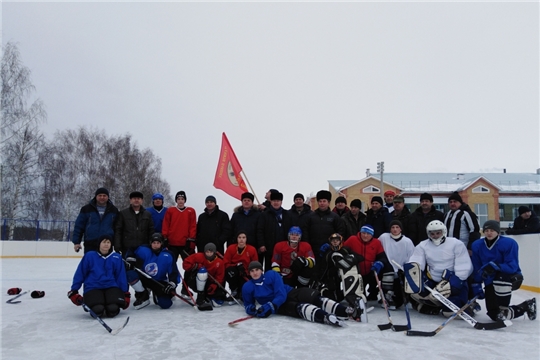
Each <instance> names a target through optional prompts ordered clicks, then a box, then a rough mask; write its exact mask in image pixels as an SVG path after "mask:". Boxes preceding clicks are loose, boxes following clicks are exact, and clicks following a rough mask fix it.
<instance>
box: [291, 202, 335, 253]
mask: <svg viewBox="0 0 540 360" xmlns="http://www.w3.org/2000/svg"><path fill="white" fill-rule="evenodd" d="M334 233H339V234H341V235H342V236H343V234H345V223H344V222H343V220H342V219H341V218H340V217H339V215H338V214H336V213H334V212H332V211H331V210H330V208H328V209H327V210H326V211H322V210H321V209H316V210H315V211H313V212H312V213H311V214H309V215H308V217H307V219H306V222H305V224H304V227H303V228H302V240H303V241H307V242H308V243H309V244H310V245H311V248H312V249H313V253H314V254H315V256H316V258H317V257H318V255H319V251H320V248H321V246H322V245H323V244H326V243H327V242H328V238H329V237H330V235H332V234H334Z"/></svg>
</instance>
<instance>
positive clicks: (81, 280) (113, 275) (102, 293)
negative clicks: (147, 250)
mask: <svg viewBox="0 0 540 360" xmlns="http://www.w3.org/2000/svg"><path fill="white" fill-rule="evenodd" d="M83 284H84V294H83V296H81V295H80V294H79V289H80V288H81V286H82V285H83ZM128 290H129V287H128V283H127V280H126V270H125V268H124V264H123V262H122V257H121V256H120V254H118V253H116V252H114V251H113V249H112V242H111V239H110V237H109V236H107V235H103V236H101V237H100V238H99V240H98V250H97V251H88V252H87V253H85V254H84V256H83V258H82V259H81V262H80V263H79V266H78V267H77V271H75V275H74V276H73V283H72V284H71V290H70V291H69V292H68V294H67V295H68V297H69V298H70V300H71V301H72V302H73V303H74V304H75V305H77V306H80V305H82V304H83V303H84V304H86V306H88V307H89V308H90V309H92V311H93V312H94V313H96V315H97V316H100V317H101V316H108V317H115V316H116V315H118V313H120V309H124V310H125V309H127V308H128V306H129V302H130V298H131V294H130V293H129V291H128Z"/></svg>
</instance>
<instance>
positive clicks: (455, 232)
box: [444, 204, 480, 249]
mask: <svg viewBox="0 0 540 360" xmlns="http://www.w3.org/2000/svg"><path fill="white" fill-rule="evenodd" d="M444 224H445V225H446V228H447V229H448V236H451V237H455V238H456V239H459V240H461V241H463V243H464V244H465V246H466V247H467V249H471V245H472V243H473V241H475V240H478V239H479V238H480V225H479V224H478V216H476V214H475V213H473V211H472V210H471V208H470V207H469V205H467V204H461V206H460V207H459V209H457V210H450V211H448V212H447V213H446V215H445V217H444Z"/></svg>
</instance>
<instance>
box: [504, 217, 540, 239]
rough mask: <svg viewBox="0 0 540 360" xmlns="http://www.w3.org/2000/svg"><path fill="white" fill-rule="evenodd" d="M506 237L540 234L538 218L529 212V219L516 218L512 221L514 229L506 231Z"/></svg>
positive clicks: (539, 220) (539, 219)
mask: <svg viewBox="0 0 540 360" xmlns="http://www.w3.org/2000/svg"><path fill="white" fill-rule="evenodd" d="M506 233H507V234H508V235H522V234H538V233H540V218H538V216H537V215H536V214H535V213H534V212H532V211H531V217H530V218H528V219H527V220H524V219H523V218H522V217H521V216H518V217H517V218H516V219H515V220H514V227H513V228H511V229H508V230H506Z"/></svg>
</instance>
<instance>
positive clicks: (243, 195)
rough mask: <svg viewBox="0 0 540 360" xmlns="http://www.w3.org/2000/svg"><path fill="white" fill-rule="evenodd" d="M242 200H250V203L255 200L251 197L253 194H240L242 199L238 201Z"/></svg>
mask: <svg viewBox="0 0 540 360" xmlns="http://www.w3.org/2000/svg"><path fill="white" fill-rule="evenodd" d="M244 199H250V200H251V201H253V200H255V196H253V194H252V193H250V192H245V193H243V194H242V198H241V199H240V200H244Z"/></svg>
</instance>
